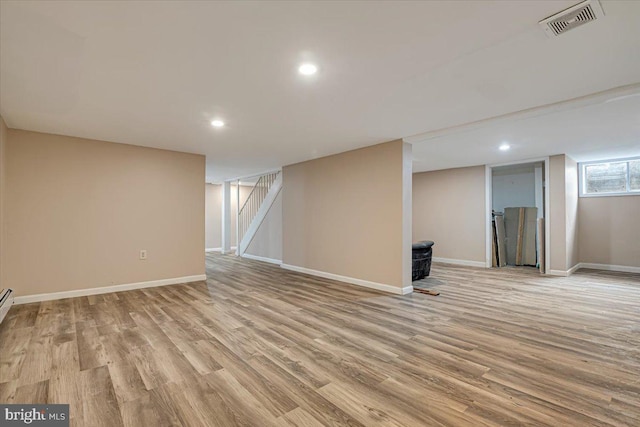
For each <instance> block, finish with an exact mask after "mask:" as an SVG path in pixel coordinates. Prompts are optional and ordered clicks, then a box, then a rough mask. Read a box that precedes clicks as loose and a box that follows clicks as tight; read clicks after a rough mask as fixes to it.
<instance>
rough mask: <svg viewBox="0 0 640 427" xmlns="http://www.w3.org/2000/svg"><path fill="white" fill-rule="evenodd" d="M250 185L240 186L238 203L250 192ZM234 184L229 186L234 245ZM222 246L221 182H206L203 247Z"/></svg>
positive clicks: (232, 241)
mask: <svg viewBox="0 0 640 427" xmlns="http://www.w3.org/2000/svg"><path fill="white" fill-rule="evenodd" d="M251 188H252V187H250V186H246V185H241V186H240V204H241V205H242V203H244V201H245V200H247V197H248V196H249V193H250V192H251ZM237 204H238V202H237V195H236V186H235V185H232V186H231V246H235V245H236V218H237V217H238V214H237V212H238V208H237ZM221 247H222V184H206V188H205V248H206V249H220V248H221Z"/></svg>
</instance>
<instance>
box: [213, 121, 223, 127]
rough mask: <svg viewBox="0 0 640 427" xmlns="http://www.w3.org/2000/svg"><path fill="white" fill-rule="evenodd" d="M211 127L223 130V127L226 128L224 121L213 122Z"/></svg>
mask: <svg viewBox="0 0 640 427" xmlns="http://www.w3.org/2000/svg"><path fill="white" fill-rule="evenodd" d="M211 126H213V127H214V128H221V127H222V126H224V122H223V121H222V120H212V121H211Z"/></svg>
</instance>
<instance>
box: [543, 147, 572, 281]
mask: <svg viewBox="0 0 640 427" xmlns="http://www.w3.org/2000/svg"><path fill="white" fill-rule="evenodd" d="M548 191H549V236H550V239H549V242H548V245H547V250H548V251H549V255H550V265H549V270H555V271H567V270H568V267H567V232H566V230H567V228H566V222H567V220H566V209H567V205H566V203H565V191H566V187H565V156H564V154H561V155H558V156H551V157H550V158H549V187H548Z"/></svg>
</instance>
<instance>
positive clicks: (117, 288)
mask: <svg viewBox="0 0 640 427" xmlns="http://www.w3.org/2000/svg"><path fill="white" fill-rule="evenodd" d="M201 280H207V275H206V274H198V275H196V276H184V277H175V278H173V279H160V280H150V281H148V282H138V283H126V284H123V285H114V286H104V287H101V288H90V289H77V290H74V291H63V292H52V293H50V294H37V295H25V296H22V297H21V296H17V297H15V300H14V303H15V304H16V305H17V304H28V303H31V302H40V301H51V300H56V299H63V298H74V297H83V296H87V295H99V294H108V293H111V292H121V291H130V290H133V289H142V288H152V287H156V286H166V285H177V284H180V283H189V282H199V281H201Z"/></svg>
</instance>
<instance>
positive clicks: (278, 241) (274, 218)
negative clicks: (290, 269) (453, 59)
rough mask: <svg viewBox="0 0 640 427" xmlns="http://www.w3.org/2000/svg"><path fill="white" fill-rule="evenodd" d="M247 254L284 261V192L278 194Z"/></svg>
mask: <svg viewBox="0 0 640 427" xmlns="http://www.w3.org/2000/svg"><path fill="white" fill-rule="evenodd" d="M245 253H246V254H249V255H254V256H259V257H263V258H269V259H272V260H275V261H282V190H280V193H278V196H277V197H276V199H275V201H274V202H273V205H271V208H270V209H269V212H268V213H267V216H266V217H265V218H264V220H263V221H262V224H260V227H259V228H258V231H257V232H256V235H255V236H254V237H253V240H251V243H250V244H249V247H248V248H247V251H246V252H245Z"/></svg>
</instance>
